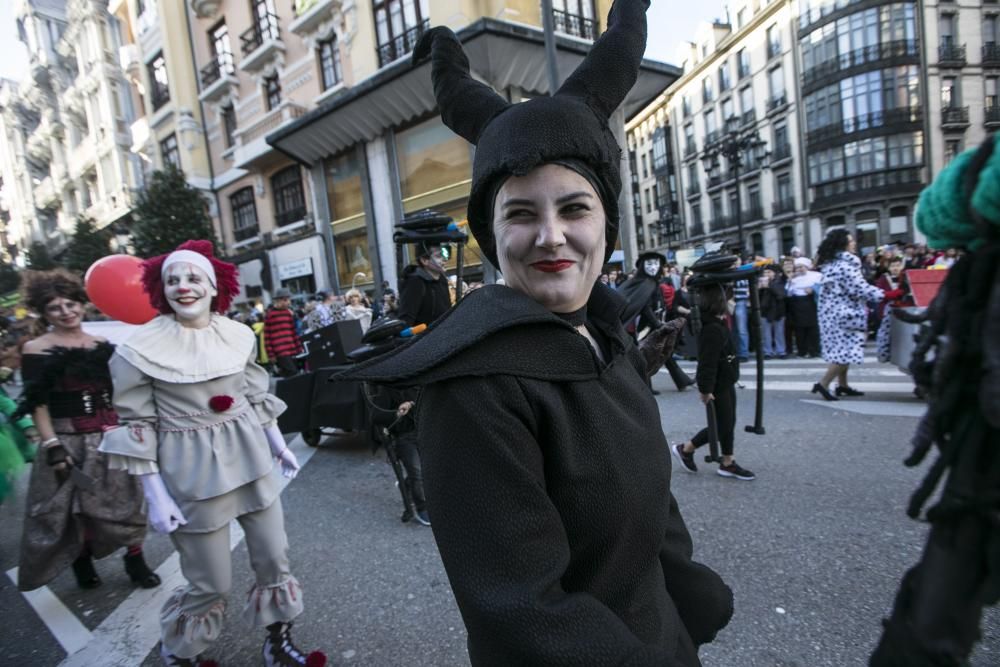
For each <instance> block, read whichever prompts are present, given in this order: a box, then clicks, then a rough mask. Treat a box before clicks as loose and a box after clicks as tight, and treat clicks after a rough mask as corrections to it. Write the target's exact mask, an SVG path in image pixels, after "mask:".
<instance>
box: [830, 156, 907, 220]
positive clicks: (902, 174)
mask: <svg viewBox="0 0 1000 667" xmlns="http://www.w3.org/2000/svg"><path fill="white" fill-rule="evenodd" d="M921 171H922V168H921V167H908V168H906V169H887V170H882V171H875V172H871V173H869V174H860V175H858V176H850V177H848V178H842V179H840V180H837V181H831V182H829V183H821V184H819V185H816V186H813V193H814V197H813V203H812V209H813V210H814V211H815V210H819V209H824V208H828V207H831V206H834V207H840V206H843V205H844V203H845V202H851V201H859V200H865V201H867V200H869V199H880V198H881V197H883V196H885V195H887V194H895V195H898V194H901V193H916V192H919V191H920V190H921V189H922V188H923V185H924V184H923V182H922V181H921V176H920V175H921Z"/></svg>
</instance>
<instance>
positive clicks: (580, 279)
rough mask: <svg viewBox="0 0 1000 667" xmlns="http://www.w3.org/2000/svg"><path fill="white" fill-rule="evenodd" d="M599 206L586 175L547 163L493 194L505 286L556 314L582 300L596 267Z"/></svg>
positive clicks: (600, 252)
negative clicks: (495, 194) (495, 195)
mask: <svg viewBox="0 0 1000 667" xmlns="http://www.w3.org/2000/svg"><path fill="white" fill-rule="evenodd" d="M604 227H605V214H604V207H603V205H602V204H601V200H600V198H599V197H598V195H597V193H596V192H595V191H594V188H593V186H591V185H590V182H589V181H587V179H586V178H584V177H583V176H581V175H580V174H578V173H576V172H575V171H573V170H572V169H568V168H566V167H563V166H561V165H556V164H546V165H542V166H541V167H537V168H535V169H533V170H532V171H531V172H530V173H528V174H527V175H525V176H512V177H510V178H508V179H507V181H506V182H505V183H504V184H503V186H502V187H501V188H500V191H499V192H498V193H497V197H496V202H495V203H494V209H493V234H494V236H495V238H496V245H497V260H498V261H499V263H500V271H501V272H502V273H503V276H504V279H505V280H506V283H507V286H508V287H510V288H512V289H515V290H517V291H518V292H522V293H523V294H526V295H527V296H529V297H531V298H532V299H534V300H535V301H537V302H538V303H540V304H541V305H543V306H545V308H547V309H548V310H550V311H552V312H555V313H569V312H573V311H575V310H579V309H580V308H582V307H583V306H585V305H586V303H587V299H588V298H589V297H590V291H591V289H592V288H593V286H594V281H596V280H597V276H598V275H599V274H600V272H601V267H602V264H603V261H604V249H605V237H604Z"/></svg>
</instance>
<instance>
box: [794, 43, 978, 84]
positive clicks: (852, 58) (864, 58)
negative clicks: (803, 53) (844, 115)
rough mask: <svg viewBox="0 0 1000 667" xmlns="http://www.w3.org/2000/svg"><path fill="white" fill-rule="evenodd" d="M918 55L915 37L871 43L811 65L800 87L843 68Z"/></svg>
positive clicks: (813, 82) (819, 81)
mask: <svg viewBox="0 0 1000 667" xmlns="http://www.w3.org/2000/svg"><path fill="white" fill-rule="evenodd" d="M963 49H964V47H963ZM918 56H919V48H918V44H917V40H915V39H898V40H894V41H891V42H882V43H881V44H871V45H868V46H864V47H861V48H860V49H854V50H853V51H848V52H847V53H842V54H840V55H839V56H837V57H835V58H830V59H829V60H824V61H823V62H821V63H819V64H817V65H813V66H812V67H810V68H809V69H807V70H805V71H804V72H803V73H802V87H803V88H812V87H813V86H816V85H819V84H822V83H825V82H826V80H827V79H830V78H835V77H836V76H837V75H838V74H840V73H841V72H843V71H845V70H849V69H851V68H854V67H859V66H861V65H867V64H871V63H877V62H880V61H887V60H888V61H892V60H898V59H900V58H903V59H906V58H916V57H918Z"/></svg>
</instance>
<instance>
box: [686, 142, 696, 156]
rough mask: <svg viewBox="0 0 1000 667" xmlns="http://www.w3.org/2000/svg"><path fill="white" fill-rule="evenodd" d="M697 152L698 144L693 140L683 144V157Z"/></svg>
mask: <svg viewBox="0 0 1000 667" xmlns="http://www.w3.org/2000/svg"><path fill="white" fill-rule="evenodd" d="M697 154H698V146H697V145H695V143H694V142H693V141H689V142H688V143H687V144H686V145H685V146H684V157H692V156H694V155H697Z"/></svg>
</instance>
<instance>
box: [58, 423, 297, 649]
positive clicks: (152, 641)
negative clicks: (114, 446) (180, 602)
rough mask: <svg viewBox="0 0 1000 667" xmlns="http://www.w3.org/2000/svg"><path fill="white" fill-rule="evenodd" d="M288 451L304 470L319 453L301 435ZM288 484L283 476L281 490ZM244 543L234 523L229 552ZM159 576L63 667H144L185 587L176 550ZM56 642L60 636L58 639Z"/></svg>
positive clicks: (110, 617)
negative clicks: (163, 616)
mask: <svg viewBox="0 0 1000 667" xmlns="http://www.w3.org/2000/svg"><path fill="white" fill-rule="evenodd" d="M288 448H289V449H291V450H292V452H293V453H294V454H295V456H296V458H298V460H299V466H300V467H302V468H304V467H305V465H306V463H308V462H309V459H311V458H312V455H313V454H315V453H316V448H314V447H309V446H308V445H306V444H305V441H303V440H302V437H301V436H297V437H296V438H295V439H294V440H293V441H292V442H291V443H289V445H288ZM289 481H291V480H288V479H286V478H284V477H281V489H282V491H284V489H285V487H286V486H288V482H289ZM242 541H243V529H242V528H241V527H240V524H239V523H238V522H236V521H233V522H232V523H231V524H230V527H229V549H230V551H231V550H233V549H235V548H236V547H237V546H238V545H239V543H240V542H242ZM156 573H157V574H158V575H160V579H162V580H163V582H162V583H161V584H160V585H159V586H158V587H157V588H148V589H147V588H138V589H136V590H135V591H134V592H133V593H132V594H131V595H129V596H128V597H127V598H126V599H125V600H124V601H123V602H122V603H121V604H120V605H118V608H117V609H115V610H114V611H113V612H111V614H109V615H108V617H107V618H106V619H104V621H103V622H102V623H101V624H100V625H99V626H97V628H95V629H94V632H93V637H92V638H91V639H90V641H89V643H86V644H85V646H77V647H76V648H75V649H74V651H75V652H74V651H69V649H67V652H68V653H71V655H69V656H68V657H67V658H66V659H65V660H63V661H62V662H61V663H59V665H60V667H93V665H101V667H134V666H135V665H138V664H141V663H142V661H143V660H145V659H146V656H147V655H148V654H149V652H150V651H151V650H153V648H154V647H155V646H156V643H157V642H158V641H160V608H161V607H162V606H163V603H165V602H166V601H167V598H168V597H170V595H171V594H172V593H173V592H174V589H175V588H177V587H179V586H183V585H184V575H183V574H182V573H181V565H180V557H179V556H178V554H177V552H176V551H175V552H174V553H172V554H171V555H170V557H169V558H167V559H166V560H165V561H164V562H163V564H162V565H160V567H158V568H156ZM53 597H55V596H53ZM74 619H75V617H74ZM43 620H44V619H43ZM77 622H79V621H77ZM53 634H55V633H54V632H53ZM56 639H59V637H58V636H56ZM60 643H62V640H61V639H60Z"/></svg>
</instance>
